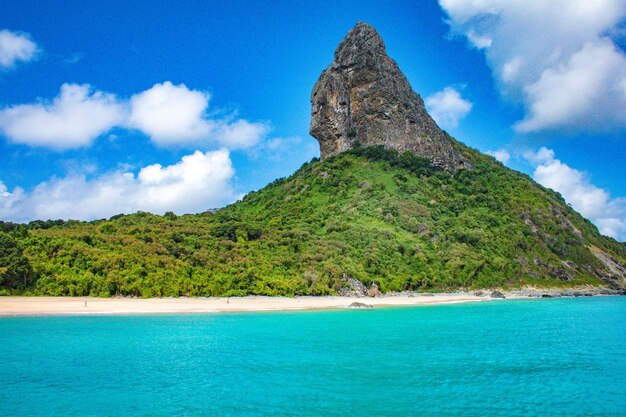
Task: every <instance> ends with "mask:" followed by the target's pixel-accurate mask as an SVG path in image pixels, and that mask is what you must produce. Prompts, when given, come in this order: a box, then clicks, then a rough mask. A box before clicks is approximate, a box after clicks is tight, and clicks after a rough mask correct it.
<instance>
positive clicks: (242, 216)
mask: <svg viewBox="0 0 626 417" xmlns="http://www.w3.org/2000/svg"><path fill="white" fill-rule="evenodd" d="M311 103H312V120H311V133H312V135H313V136H314V137H315V138H316V139H317V140H318V141H319V142H320V148H321V156H322V160H317V159H314V160H313V161H311V162H309V163H306V164H304V165H303V166H302V167H301V168H300V169H299V170H298V171H297V172H295V173H294V174H293V175H291V176H290V177H289V178H286V179H279V180H276V181H274V182H273V183H271V184H269V185H268V186H267V187H265V188H264V189H262V190H260V191H258V192H252V193H250V194H248V195H247V196H245V197H244V198H243V200H242V201H239V202H237V203H234V204H231V205H229V206H227V207H225V208H223V209H220V210H218V211H216V212H211V211H207V212H205V213H201V214H194V215H184V216H176V215H175V214H173V213H166V214H165V215H164V216H158V215H153V214H149V213H144V212H139V213H135V214H131V215H118V216H113V217H112V218H111V219H109V220H98V221H93V222H77V221H67V222H64V221H60V220H59V221H35V222H31V223H30V224H28V225H25V224H13V223H0V230H2V231H1V232H0V293H5V294H6V293H22V294H50V295H96V296H110V295H117V294H120V295H135V296H143V297H150V296H180V295H207V296H209V295H210V296H218V295H221V296H232V295H246V294H265V295H296V294H313V295H322V294H337V293H346V292H350V291H363V289H364V288H367V287H370V286H372V284H376V287H373V286H372V288H378V289H380V290H381V291H383V292H388V291H404V290H414V291H441V290H453V289H478V288H519V287H558V288H575V287H580V286H585V287H589V286H593V287H609V288H613V289H625V288H626V245H624V244H623V243H619V242H617V241H615V240H614V239H611V238H608V237H605V236H602V235H601V234H600V233H599V232H598V230H597V228H596V227H595V226H594V225H593V224H592V223H591V222H589V221H588V220H586V219H584V218H583V217H582V216H581V215H580V214H578V213H576V212H575V211H574V210H573V209H572V208H571V207H569V206H568V204H567V203H566V202H565V201H564V200H563V198H562V197H561V196H560V195H559V194H558V193H556V192H554V191H552V190H549V189H546V188H543V187H542V186H540V185H538V184H537V183H535V182H534V181H533V180H532V179H531V178H529V177H528V176H527V175H524V174H521V173H519V172H516V171H513V170H511V169H509V168H506V167H504V166H503V165H502V164H500V163H499V162H497V161H496V160H495V159H494V158H492V157H490V156H486V155H483V154H481V153H479V152H477V151H475V150H473V149H470V148H468V147H467V146H465V145H463V144H461V143H460V142H457V141H456V140H454V139H453V138H451V137H450V136H449V135H448V134H446V133H445V132H444V131H442V130H441V129H440V128H439V127H438V126H437V125H436V123H435V122H434V121H433V120H432V118H431V117H430V116H429V115H428V113H427V112H426V110H425V108H424V105H423V102H422V100H421V98H420V97H419V95H418V94H416V93H415V92H413V90H412V89H411V87H410V85H409V84H408V81H407V80H406V78H405V77H404V75H402V73H401V72H400V70H399V69H398V67H397V65H396V64H395V62H393V60H391V58H389V57H387V55H386V52H385V48H384V44H383V42H382V39H380V36H379V35H378V34H377V33H376V31H375V30H374V29H373V28H372V27H371V26H369V25H367V24H365V23H359V24H358V25H357V26H356V27H355V28H354V29H352V30H351V31H350V33H349V34H348V35H347V37H346V38H345V39H344V40H343V41H342V43H341V44H340V45H339V47H338V49H337V52H336V53H335V58H334V61H333V63H331V65H330V66H329V67H328V68H327V69H326V70H325V71H324V72H323V73H322V75H321V76H320V79H319V80H318V82H317V83H316V84H315V87H314V89H313V94H312V97H311Z"/></svg>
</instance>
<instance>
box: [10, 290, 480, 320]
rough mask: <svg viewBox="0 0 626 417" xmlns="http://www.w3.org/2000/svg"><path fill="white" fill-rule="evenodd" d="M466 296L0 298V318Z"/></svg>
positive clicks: (408, 302) (404, 302)
mask: <svg viewBox="0 0 626 417" xmlns="http://www.w3.org/2000/svg"><path fill="white" fill-rule="evenodd" d="M485 300H489V298H488V297H478V296H475V295H468V294H450V295H448V294H436V295H433V296H423V295H416V296H415V297H408V296H386V297H378V298H367V297H364V298H356V297H294V298H288V297H232V298H148V299H136V298H92V297H0V317H6V316H49V315H112V314H164V313H207V312H229V311H275V310H313V309H331V308H347V307H349V306H350V304H352V303H354V302H358V303H364V304H369V305H372V306H413V305H432V304H450V303H463V302H471V301H485Z"/></svg>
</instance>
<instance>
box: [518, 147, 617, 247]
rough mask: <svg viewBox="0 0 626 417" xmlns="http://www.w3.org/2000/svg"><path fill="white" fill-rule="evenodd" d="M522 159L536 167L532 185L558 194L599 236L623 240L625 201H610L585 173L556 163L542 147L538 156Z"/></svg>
mask: <svg viewBox="0 0 626 417" xmlns="http://www.w3.org/2000/svg"><path fill="white" fill-rule="evenodd" d="M524 157H525V158H526V159H527V160H528V161H529V162H530V163H531V164H533V166H534V167H535V171H534V173H533V178H534V179H535V181H537V182H538V183H540V184H542V185H543V186H545V187H549V188H552V189H553V190H555V191H558V192H559V193H561V195H562V196H563V198H565V200H566V201H567V202H568V203H570V204H571V205H572V207H573V208H574V209H575V210H577V211H578V212H579V213H581V214H582V215H583V216H585V217H587V218H589V219H590V220H592V221H593V222H594V223H595V224H596V225H597V226H598V228H599V229H600V232H601V233H603V234H605V235H607V236H611V237H614V238H616V239H621V240H626V199H625V198H611V196H610V194H609V193H608V192H607V191H606V190H604V189H602V188H599V187H596V186H595V185H593V184H592V183H591V181H590V180H589V177H588V176H587V175H586V174H585V173H584V172H581V171H579V170H577V169H574V168H571V167H570V166H568V165H567V164H564V163H563V162H561V161H560V160H558V159H556V158H555V155H554V151H553V150H551V149H547V148H545V147H542V148H541V149H539V150H538V151H537V152H527V153H525V154H524Z"/></svg>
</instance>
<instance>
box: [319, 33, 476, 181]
mask: <svg viewBox="0 0 626 417" xmlns="http://www.w3.org/2000/svg"><path fill="white" fill-rule="evenodd" d="M311 106H312V109H311V128H310V133H311V135H312V136H313V137H315V138H316V139H317V140H318V142H319V143H320V153H321V156H322V159H323V158H326V157H328V156H332V155H336V154H338V153H340V152H343V151H346V150H349V149H351V148H352V147H353V146H354V145H355V144H356V143H357V142H358V143H359V144H361V145H362V146H372V145H384V146H385V147H386V148H391V149H396V150H398V151H399V152H405V151H410V152H413V153H414V154H416V155H418V156H422V157H425V158H427V159H429V160H430V161H431V163H432V164H433V165H434V166H436V167H439V168H441V169H445V170H448V171H451V172H454V171H456V170H458V169H461V168H472V165H471V162H470V161H469V160H468V159H467V158H466V157H465V156H463V155H462V154H461V153H460V152H459V150H458V144H457V143H456V141H455V140H454V139H452V138H451V137H450V136H448V134H446V133H445V132H444V131H443V130H441V129H440V128H439V126H437V124H436V123H435V121H434V120H433V119H432V118H431V117H430V115H429V114H428V113H427V111H426V108H425V107H424V102H423V101H422V99H421V98H420V96H419V95H418V94H417V93H415V92H414V91H413V89H412V88H411V85H410V84H409V82H408V80H407V79H406V77H405V76H404V74H402V72H401V71H400V69H399V68H398V65H397V64H396V63H395V61H394V60H392V59H391V58H389V57H388V56H387V52H386V50H385V45H384V43H383V40H382V38H381V37H380V35H379V34H378V33H377V32H376V30H375V29H374V28H373V27H372V26H370V25H368V24H367V23H363V22H360V23H358V24H357V25H356V26H355V27H354V28H353V29H352V30H351V31H350V32H349V33H348V34H347V35H346V37H345V38H344V39H343V41H341V43H340V44H339V46H338V47H337V50H336V51H335V59H334V61H333V62H332V63H331V64H330V66H329V67H328V68H327V69H326V70H324V72H322V75H320V77H319V79H318V80H317V83H316V84H315V86H314V87H313V92H312V94H311Z"/></svg>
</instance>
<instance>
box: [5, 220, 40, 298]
mask: <svg viewBox="0 0 626 417" xmlns="http://www.w3.org/2000/svg"><path fill="white" fill-rule="evenodd" d="M33 278H34V275H33V270H32V268H31V266H30V263H29V262H28V259H26V257H25V256H24V255H23V254H22V249H21V248H20V247H19V245H18V244H17V242H16V241H15V239H13V238H12V237H11V236H10V235H8V234H6V233H4V232H0V287H4V288H10V289H20V288H24V287H27V286H29V285H31V284H32V283H33Z"/></svg>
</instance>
